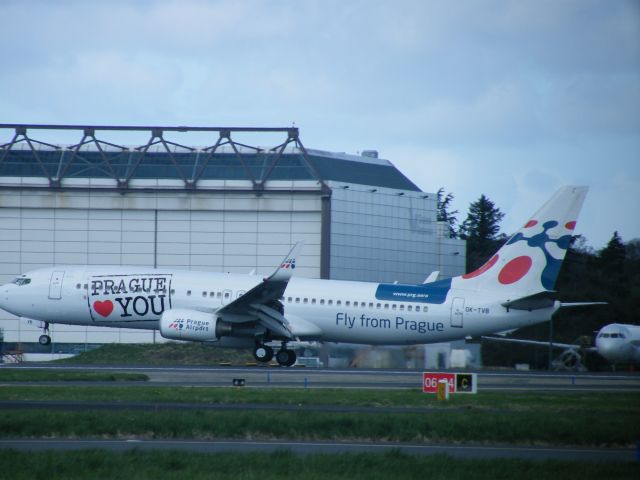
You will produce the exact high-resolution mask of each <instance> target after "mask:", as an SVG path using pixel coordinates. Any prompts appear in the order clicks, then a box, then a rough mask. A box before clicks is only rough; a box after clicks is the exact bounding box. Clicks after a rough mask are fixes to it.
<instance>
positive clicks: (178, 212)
mask: <svg viewBox="0 0 640 480" xmlns="http://www.w3.org/2000/svg"><path fill="white" fill-rule="evenodd" d="M274 139H275V140H274ZM263 142H268V144H269V145H271V146H268V147H263V146H258V145H262V144H263ZM132 144H134V146H132ZM196 144H201V145H204V146H202V147H195V146H193V145H196ZM273 145H275V146H273ZM298 240H304V242H305V247H304V250H303V255H302V257H301V258H300V259H299V268H298V269H297V270H296V274H297V275H302V276H307V277H314V278H327V279H342V280H363V281H380V282H382V281H384V282H393V281H398V282H401V283H422V282H423V281H424V280H425V278H426V276H427V275H428V274H429V273H430V272H432V271H434V270H438V271H440V275H441V276H443V277H449V276H454V275H458V274H460V273H462V272H463V269H464V265H465V244H464V241H462V240H459V239H452V238H449V235H448V229H447V226H446V225H444V224H442V223H441V222H438V221H437V220H436V194H435V193H431V192H423V191H421V190H420V188H418V187H417V186H416V185H415V184H414V183H413V182H411V180H409V179H408V178H407V177H405V176H404V175H403V174H402V173H401V172H400V171H399V170H398V169H397V168H396V167H395V166H394V165H393V164H392V163H391V162H389V161H388V160H383V159H381V158H378V155H377V152H375V151H364V152H362V154H361V155H348V154H344V153H333V152H326V151H321V150H312V149H306V148H305V147H304V146H303V144H302V142H301V140H300V137H299V131H298V129H297V128H204V127H202V128H199V127H193V128H191V127H113V126H111V127H100V126H69V125H67V126H52V125H16V124H0V284H1V283H6V282H10V281H11V280H13V278H14V277H16V276H17V275H19V274H21V273H24V272H26V271H29V270H33V269H36V268H40V267H50V266H53V265H83V264H93V265H96V264H109V265H134V266H135V265H145V266H156V267H170V268H176V269H178V268H180V269H191V270H209V271H227V272H246V273H249V272H251V271H253V270H255V271H256V272H257V273H259V274H268V273H270V272H271V271H272V270H273V268H275V267H276V266H277V264H278V262H279V261H280V260H281V259H282V258H283V257H284V256H285V255H286V254H287V252H288V250H289V248H290V246H291V245H292V244H293V243H295V242H296V241H298ZM0 329H2V330H3V331H4V341H5V342H8V343H20V344H21V345H22V348H24V350H25V351H30V350H31V351H37V349H38V348H40V346H39V345H38V344H37V339H38V336H39V334H40V333H41V330H40V325H39V322H32V323H29V322H26V321H24V320H23V321H19V320H18V319H17V318H16V317H13V316H12V315H10V314H9V313H7V312H4V311H1V310H0ZM51 331H52V337H53V342H54V343H53V347H51V348H54V349H55V350H56V351H59V352H65V351H66V352H73V351H79V350H84V349H85V348H87V346H88V345H94V344H100V343H107V342H136V343H138V342H150V341H155V339H156V338H155V336H154V334H153V332H148V331H137V330H124V329H122V330H120V329H104V328H96V327H89V328H87V327H77V326H65V325H53V326H52V329H51ZM158 339H159V336H158ZM47 348H49V347H47Z"/></svg>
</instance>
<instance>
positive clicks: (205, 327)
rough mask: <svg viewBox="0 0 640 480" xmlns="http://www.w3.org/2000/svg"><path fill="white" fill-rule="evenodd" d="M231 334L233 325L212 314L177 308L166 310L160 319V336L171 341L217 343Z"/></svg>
mask: <svg viewBox="0 0 640 480" xmlns="http://www.w3.org/2000/svg"><path fill="white" fill-rule="evenodd" d="M231 333H232V326H231V324H230V323H228V322H224V321H222V320H220V319H219V318H217V317H216V316H215V315H212V314H211V313H205V312H199V311H197V310H189V309H186V308H184V309H183V308H176V309H172V310H165V311H164V312H163V314H162V316H161V317H160V335H162V336H163V337H164V338H169V339H171V340H191V341H196V342H216V341H218V340H219V339H220V337H223V336H225V335H231Z"/></svg>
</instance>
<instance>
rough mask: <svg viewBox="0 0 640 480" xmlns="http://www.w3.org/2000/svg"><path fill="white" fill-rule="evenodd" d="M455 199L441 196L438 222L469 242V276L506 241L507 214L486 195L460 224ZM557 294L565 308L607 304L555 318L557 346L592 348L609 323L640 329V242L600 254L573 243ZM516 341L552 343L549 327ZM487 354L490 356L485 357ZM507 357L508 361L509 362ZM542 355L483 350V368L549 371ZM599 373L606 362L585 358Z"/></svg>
mask: <svg viewBox="0 0 640 480" xmlns="http://www.w3.org/2000/svg"><path fill="white" fill-rule="evenodd" d="M453 198H454V196H453V194H451V193H447V194H445V193H444V189H443V188H441V189H440V190H438V196H437V209H438V212H437V213H438V215H437V218H438V220H439V221H444V222H447V224H448V226H449V235H450V236H451V237H453V238H463V239H465V240H466V241H467V265H466V270H467V272H470V271H473V270H475V269H477V268H479V267H480V266H482V265H483V264H484V263H485V262H486V261H487V260H488V259H489V258H490V257H491V256H492V255H493V254H494V253H495V252H496V251H497V250H498V249H499V248H500V247H501V246H502V245H503V244H504V243H505V242H506V241H507V239H508V237H507V235H505V234H504V233H501V232H500V222H501V221H502V219H503V217H504V213H502V212H501V211H500V209H499V208H498V207H497V206H496V205H495V203H494V202H492V201H491V200H490V199H489V198H488V197H487V196H486V195H484V194H483V195H481V196H480V198H479V199H478V200H476V201H475V202H472V203H471V204H470V205H469V211H468V213H467V216H466V218H465V219H464V221H463V222H462V223H460V224H458V220H457V214H458V213H459V212H458V211H457V210H452V206H451V203H452V200H453ZM555 289H556V290H557V292H558V293H557V299H558V300H560V301H562V302H596V301H604V302H607V303H608V304H607V305H605V306H593V307H584V308H568V309H561V310H560V311H559V312H558V313H556V315H555V316H554V318H553V340H554V341H556V342H562V343H583V344H592V343H593V334H594V332H596V331H597V330H599V329H600V328H601V327H603V326H604V325H607V324H609V323H614V322H615V323H630V324H640V313H639V312H640V239H637V238H636V239H633V240H630V241H627V242H624V241H623V240H622V239H621V238H620V235H619V234H618V232H617V231H615V232H613V234H612V236H611V239H610V240H609V242H608V243H607V244H606V246H605V247H604V248H602V249H599V250H595V249H593V248H592V247H589V246H588V245H587V241H586V238H584V237H583V236H582V235H576V236H574V237H573V238H572V242H571V245H570V246H569V249H568V251H567V255H566V257H565V261H564V262H563V264H562V269H561V270H560V274H559V276H558V280H557V283H556V287H555ZM513 337H514V338H527V339H535V340H545V341H546V340H548V339H549V323H548V322H545V323H542V324H538V325H533V326H530V327H525V328H522V329H520V330H518V331H517V332H515V333H514V335H513ZM485 352H486V353H485ZM505 356H508V357H509V358H508V359H505ZM547 358H548V357H547V352H546V351H544V349H539V348H538V349H535V348H526V347H524V348H521V347H518V348H514V347H513V346H507V345H503V344H500V345H487V344H485V345H483V362H484V363H485V364H488V365H498V364H504V363H503V362H505V363H506V362H507V361H509V360H510V362H509V363H511V364H513V363H520V362H523V363H530V364H533V365H534V366H537V367H539V368H543V367H546V364H547V363H548V361H547ZM587 361H588V363H590V364H591V365H590V366H592V367H594V368H598V367H600V366H601V364H602V363H603V360H601V359H599V357H597V356H595V355H594V356H592V357H591V358H587Z"/></svg>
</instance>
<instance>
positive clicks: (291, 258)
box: [265, 241, 304, 282]
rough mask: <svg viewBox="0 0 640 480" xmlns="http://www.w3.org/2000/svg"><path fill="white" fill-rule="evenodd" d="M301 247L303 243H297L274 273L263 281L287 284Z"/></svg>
mask: <svg viewBox="0 0 640 480" xmlns="http://www.w3.org/2000/svg"><path fill="white" fill-rule="evenodd" d="M303 246H304V242H302V241H300V242H297V243H296V244H295V245H294V246H293V248H292V249H291V251H290V252H289V254H288V255H287V256H286V257H285V258H284V260H283V261H282V263H281V264H280V266H279V267H278V268H277V269H276V271H275V272H273V273H272V274H271V276H270V277H269V278H265V281H276V282H288V281H289V279H290V278H291V277H292V276H293V271H294V270H295V268H296V258H297V257H298V256H299V255H300V252H301V251H302V247H303Z"/></svg>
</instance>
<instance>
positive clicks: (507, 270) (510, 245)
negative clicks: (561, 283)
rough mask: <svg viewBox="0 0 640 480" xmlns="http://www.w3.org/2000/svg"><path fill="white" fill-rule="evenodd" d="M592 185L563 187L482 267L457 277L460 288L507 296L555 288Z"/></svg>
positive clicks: (511, 296) (518, 295)
mask: <svg viewBox="0 0 640 480" xmlns="http://www.w3.org/2000/svg"><path fill="white" fill-rule="evenodd" d="M587 190H588V187H582V186H567V187H562V188H560V189H559V190H558V191H557V192H556V193H555V194H554V195H553V196H552V197H551V198H550V199H549V200H547V202H546V203H545V204H544V205H543V206H542V207H541V208H540V209H539V210H538V211H537V212H536V213H535V214H534V215H533V216H532V217H531V218H530V219H529V221H528V222H527V223H525V224H524V225H523V226H522V228H520V230H518V232H517V233H516V234H515V235H513V236H512V237H511V238H510V239H509V240H508V241H507V243H505V244H504V245H503V246H502V248H500V250H498V252H497V253H496V254H495V255H494V256H493V257H491V258H490V259H489V261H488V262H487V263H485V264H484V265H483V266H482V267H480V268H479V269H477V270H475V271H474V272H471V273H467V274H466V275H462V277H457V278H458V279H459V282H460V283H459V285H460V288H465V289H482V290H492V291H495V292H496V293H499V294H501V295H502V294H505V295H506V296H507V298H518V297H525V296H528V295H534V294H538V293H540V292H548V291H551V290H553V288H554V285H555V282H556V279H557V277H558V273H559V272H560V267H561V265H562V261H563V260H564V257H565V254H566V253H567V249H568V248H569V244H570V242H571V237H572V233H573V230H574V229H575V226H576V220H577V218H578V213H579V212H580V209H581V208H582V204H583V202H584V199H585V196H586V194H587Z"/></svg>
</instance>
